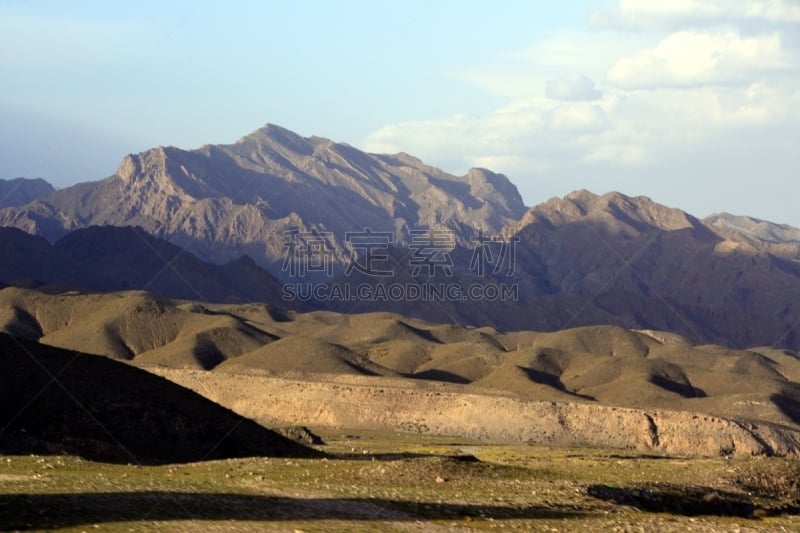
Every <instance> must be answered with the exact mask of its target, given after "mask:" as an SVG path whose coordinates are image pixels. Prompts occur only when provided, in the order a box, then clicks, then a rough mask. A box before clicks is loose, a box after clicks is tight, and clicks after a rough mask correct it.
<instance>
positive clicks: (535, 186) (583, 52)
mask: <svg viewBox="0 0 800 533" xmlns="http://www.w3.org/2000/svg"><path fill="white" fill-rule="evenodd" d="M617 15H618V16H619V17H622V19H621V20H625V21H627V22H628V23H631V24H633V23H634V22H635V23H636V24H638V25H639V26H638V27H637V29H638V30H641V29H642V28H644V27H651V28H658V30H657V31H637V32H625V31H623V32H620V31H616V30H615V31H613V32H602V31H601V32H597V31H594V32H585V33H583V34H576V33H569V34H566V33H565V34H560V35H549V36H546V37H545V38H543V39H542V40H540V41H538V42H534V43H532V44H531V45H530V46H528V47H526V48H524V49H522V50H518V51H511V52H509V53H507V54H505V55H504V56H503V57H500V58H498V59H497V62H496V63H495V64H490V65H480V66H477V67H475V68H472V69H464V70H462V71H461V72H459V77H461V78H462V79H465V80H467V81H469V82H471V83H473V84H475V85H477V86H478V87H481V88H483V89H485V90H487V91H488V92H491V93H492V94H495V95H500V96H504V97H505V98H506V99H507V102H506V103H505V104H504V105H502V106H500V107H498V108H497V109H495V110H494V111H491V112H488V113H485V114H481V115H467V114H462V115H455V116H452V117H444V118H440V119H437V120H427V121H415V122H405V123H400V124H393V125H389V126H386V127H384V128H381V129H379V130H377V131H375V132H373V133H372V134H371V135H369V136H368V138H367V139H366V140H365V142H364V147H365V148H366V149H368V150H370V151H380V152H396V151H406V152H410V153H413V154H415V155H418V156H420V157H421V158H422V159H423V160H425V161H429V162H432V163H433V164H437V165H439V166H441V167H442V168H445V169H446V170H448V171H452V172H463V171H465V170H466V169H467V168H468V167H470V166H483V167H487V168H490V169H492V170H495V171H498V172H503V173H505V174H507V175H508V176H509V177H510V178H511V179H512V180H514V181H515V183H517V184H518V186H519V187H520V190H521V192H522V194H523V197H524V198H525V199H526V201H528V202H529V203H536V202H538V201H541V200H543V199H545V198H547V197H548V196H551V195H554V194H558V195H563V194H566V193H567V192H569V191H570V190H573V189H577V188H584V187H585V188H590V189H594V190H596V191H598V192H604V191H608V190H621V191H622V192H626V193H630V194H647V195H649V196H651V197H653V198H656V199H657V200H659V201H662V202H664V203H670V204H673V205H677V206H680V207H683V208H685V209H687V210H689V211H694V212H695V213H696V214H699V215H703V214H706V213H709V212H711V211H714V210H729V211H735V210H739V211H740V212H745V213H750V214H753V215H754V216H760V217H761V218H767V219H778V221H781V220H792V217H794V219H795V222H794V223H795V224H796V225H800V219H797V218H796V217H797V215H796V208H795V206H794V205H793V204H794V201H793V197H794V190H795V188H796V185H795V184H796V177H795V175H796V169H797V168H800V152H798V150H796V148H795V147H794V145H795V144H796V139H797V138H798V137H797V136H798V134H800V36H798V34H797V32H796V29H797V26H792V24H793V22H792V21H795V22H800V2H794V3H789V2H778V1H765V2H755V1H739V2H737V1H731V2H728V1H725V2H723V1H716V0H709V1H703V2H699V1H693V0H677V1H674V2H669V3H666V2H664V3H658V2H649V1H648V2H645V1H644V0H622V1H621V2H620V4H619V5H618V7H617ZM748 21H749V22H748ZM752 21H758V27H757V28H756V30H754V29H753V27H752V26H748V24H749V23H750V22H752ZM619 27H620V26H618V28H619ZM687 28H688V29H687ZM664 29H671V31H667V32H666V33H664V32H663V30H664ZM672 30H674V31H672ZM793 32H794V33H793ZM576 73H580V74H576ZM594 81H597V82H598V85H599V86H597V87H596V86H595V83H594ZM742 191H746V192H742ZM715 202H716V203H715ZM748 206H750V207H748Z"/></svg>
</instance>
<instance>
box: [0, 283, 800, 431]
mask: <svg viewBox="0 0 800 533" xmlns="http://www.w3.org/2000/svg"><path fill="white" fill-rule="evenodd" d="M0 309H3V310H4V311H3V312H0V331H7V332H10V333H15V334H17V335H27V336H28V337H29V338H32V339H38V340H40V342H43V343H48V344H52V345H56V346H60V347H67V348H71V349H79V350H82V351H87V352H94V353H98V354H104V355H109V356H113V357H120V358H125V359H130V360H131V361H132V362H133V363H134V364H141V365H160V366H168V367H173V368H189V369H212V370H213V371H215V372H226V373H229V372H234V373H249V374H262V375H271V376H294V377H302V378H303V379H306V378H308V379H322V377H321V376H322V375H328V376H336V375H340V376H341V375H350V376H363V377H364V378H365V379H373V378H374V379H378V378H381V379H395V380H400V381H399V382H402V383H405V385H403V386H412V385H411V384H412V383H414V382H417V383H423V382H434V383H457V384H461V385H462V386H463V387H465V388H466V390H469V391H472V392H475V393H481V394H482V393H486V392H490V393H492V394H497V393H503V394H512V395H514V396H515V397H517V398H520V399H527V400H550V401H570V402H579V403H592V404H601V405H610V406H621V407H630V408H636V409H656V408H658V409H664V408H666V409H674V410H681V411H690V412H700V413H708V414H713V415H716V416H722V417H729V418H734V419H737V420H761V421H769V422H772V423H778V424H786V425H794V424H798V423H800V384H798V381H799V380H800V357H798V355H797V353H796V352H791V351H788V350H778V349H767V348H753V349H750V350H731V349H728V348H724V347H721V346H713V345H702V344H695V343H693V342H691V341H689V340H687V339H686V338H682V337H680V336H677V335H674V334H670V333H662V332H657V331H633V330H627V329H624V328H620V327H613V326H590V327H580V328H571V329H567V330H563V331H558V332H549V333H537V332H532V331H520V332H509V333H499V332H497V331H494V330H492V329H491V328H470V327H461V326H452V325H441V324H433V323H427V322H424V321H421V320H417V319H409V318H406V317H401V316H398V315H392V314H389V313H368V314H361V315H339V314H336V313H332V312H328V311H317V312H312V313H287V312H283V311H280V310H276V309H273V308H270V307H268V306H264V305H256V304H247V305H221V304H218V305H207V304H203V305H201V304H198V303H192V302H173V301H170V300H165V299H163V298H162V299H159V298H154V297H153V296H152V295H148V294H146V293H141V292H127V293H125V292H123V293H113V294H101V295H96V294H95V295H81V294H77V293H74V294H62V295H49V294H43V293H39V292H36V291H32V290H26V289H19V288H6V289H2V290H0ZM405 378H411V380H407V379H405ZM326 379H329V378H326Z"/></svg>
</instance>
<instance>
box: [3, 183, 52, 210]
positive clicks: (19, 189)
mask: <svg viewBox="0 0 800 533" xmlns="http://www.w3.org/2000/svg"><path fill="white" fill-rule="evenodd" d="M54 190H55V189H53V186H52V185H50V184H49V183H47V182H46V181H45V180H43V179H40V178H36V179H27V178H15V179H12V180H4V179H0V207H12V206H21V205H25V204H28V203H30V202H32V201H34V200H37V199H39V198H43V197H45V196H47V195H48V194H50V193H52V192H53V191H54Z"/></svg>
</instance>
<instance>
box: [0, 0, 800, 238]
mask: <svg viewBox="0 0 800 533" xmlns="http://www.w3.org/2000/svg"><path fill="white" fill-rule="evenodd" d="M798 30H800V2H798V0H784V1H779V0H763V1H754V0H725V1H722V0H705V1H702V2H701V1H697V0H675V1H673V2H670V3H663V2H655V1H645V0H619V1H612V0H608V1H606V0H602V1H575V2H560V3H556V2H539V1H527V2H511V1H507V2H494V3H490V2H488V1H487V2H467V1H460V2H456V1H452V2H446V1H439V2H402V3H400V2H398V3H388V2H366V1H364V2H354V1H351V2H342V1H340V2H321V1H320V2H302V3H301V2H229V3H219V2H177V1H176V2H148V1H142V2H130V3H123V2H99V1H98V2H89V1H84V2H70V3H67V2H57V1H47V0H37V1H35V2H34V1H22V0H0V177H5V178H11V177H16V176H26V177H44V178H46V179H48V180H50V181H51V182H53V183H54V184H56V185H57V186H65V185H68V184H71V183H75V182H78V181H86V180H96V179H101V178H103V177H105V176H107V175H109V174H111V173H113V171H114V170H115V168H116V166H117V164H118V162H119V160H120V159H121V158H122V156H123V155H125V154H126V153H129V152H138V151H142V150H145V149H147V148H149V147H153V146H157V145H174V146H179V147H182V148H195V147H198V146H200V145H202V144H206V143H230V142H233V141H235V140H236V139H238V138H239V137H241V136H243V135H245V134H247V133H249V132H250V131H252V130H254V129H256V128H258V127H260V126H262V125H263V124H264V123H267V122H271V123H275V124H279V125H282V126H284V127H287V128H289V129H292V130H294V131H297V132H298V133H300V134H302V135H306V136H309V135H319V136H323V137H328V138H331V139H333V140H336V141H341V142H348V143H350V144H352V145H354V146H357V147H359V148H362V149H366V150H369V151H377V152H396V151H405V152H408V153H412V154H414V155H416V156H418V157H420V158H422V159H423V160H424V161H426V162H428V163H431V164H434V165H436V166H439V167H441V168H443V169H444V170H447V171H450V172H453V173H463V172H465V171H466V169H468V168H469V167H470V166H484V167H487V168H490V169H492V170H494V171H497V172H503V173H505V174H507V175H508V176H509V177H510V178H511V179H512V181H514V182H515V183H516V184H517V186H518V187H519V189H520V191H521V193H522V194H523V197H524V199H525V201H526V203H527V204H529V205H533V204H536V203H539V202H542V201H544V200H546V199H547V198H549V197H551V196H556V195H557V196H562V195H564V194H566V193H568V192H570V191H571V190H574V189H578V188H587V189H590V190H593V191H595V192H599V193H602V192H606V191H609V190H619V191H621V192H623V193H626V194H631V195H635V194H644V195H647V196H650V197H652V198H653V199H655V200H656V201H659V202H662V203H666V204H669V205H674V206H677V207H681V208H683V209H685V210H688V211H690V212H692V213H693V214H696V215H698V216H704V215H706V214H709V213H711V212H714V211H721V210H725V211H731V212H735V213H739V214H750V215H753V216H757V217H760V218H766V219H769V220H775V221H778V222H788V223H791V224H794V225H798V226H800V209H798V208H797V206H796V203H797V202H796V200H795V195H796V190H797V187H796V183H797V179H796V176H795V175H796V174H797V171H796V169H797V168H799V167H800V165H799V164H800V155H798V154H799V153H800V150H797V149H796V145H797V144H798V140H800V126H799V125H800V74H798V72H800V31H798Z"/></svg>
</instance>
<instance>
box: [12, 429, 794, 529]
mask: <svg viewBox="0 0 800 533" xmlns="http://www.w3.org/2000/svg"><path fill="white" fill-rule="evenodd" d="M322 437H323V438H324V440H325V441H326V442H327V444H326V445H323V446H320V447H319V448H320V449H322V450H324V451H325V452H327V453H328V454H329V457H328V458H326V459H300V460H298V459H291V460H287V459H277V458H269V459H268V458H251V459H237V460H225V461H209V462H201V463H189V464H180V465H166V466H157V467H152V466H147V467H145V466H137V465H109V464H103V463H95V462H89V461H84V460H81V459H77V458H74V457H65V456H5V457H0V530H16V529H26V530H30V529H34V530H36V529H39V530H41V529H56V528H58V529H61V530H65V531H162V530H169V531H195V530H203V531H259V530H264V529H269V530H278V531H373V530H374V531H435V530H497V529H518V530H534V531H792V530H797V529H798V528H800V516H798V512H800V509H798V508H797V506H796V505H797V501H798V497H800V491H799V490H798V483H799V482H798V473H800V465H797V464H796V462H795V461H793V460H790V459H781V458H769V459H766V458H765V459H726V458H722V457H720V458H709V459H688V458H680V457H664V456H657V455H643V454H636V453H619V452H618V451H608V450H600V449H581V448H557V447H536V446H517V445H489V444H485V443H477V442H474V441H469V440H466V439H455V438H448V437H434V436H420V435H411V434H407V433H390V432H366V431H359V432H358V433H353V432H345V431H337V432H322Z"/></svg>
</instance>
